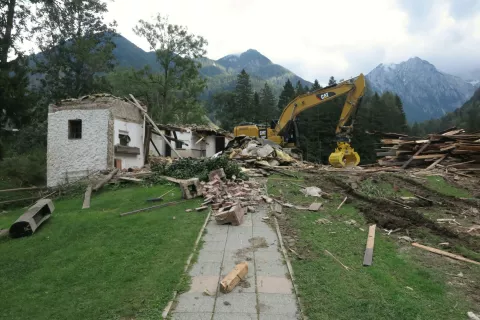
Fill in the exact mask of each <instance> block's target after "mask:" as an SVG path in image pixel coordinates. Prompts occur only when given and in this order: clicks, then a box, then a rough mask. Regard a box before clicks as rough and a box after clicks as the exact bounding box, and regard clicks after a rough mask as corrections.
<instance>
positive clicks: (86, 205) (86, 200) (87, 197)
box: [82, 185, 92, 209]
mask: <svg viewBox="0 0 480 320" xmlns="http://www.w3.org/2000/svg"><path fill="white" fill-rule="evenodd" d="M91 197H92V185H89V186H88V187H87V190H86V191H85V197H84V198H83V206H82V209H88V208H90V198H91Z"/></svg>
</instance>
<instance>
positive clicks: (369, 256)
mask: <svg viewBox="0 0 480 320" xmlns="http://www.w3.org/2000/svg"><path fill="white" fill-rule="evenodd" d="M376 227H377V226H376V225H375V224H374V225H371V226H370V227H369V228H368V238H367V247H366V248H365V255H364V257H363V265H364V266H370V265H372V260H373V246H374V245H375V228H376Z"/></svg>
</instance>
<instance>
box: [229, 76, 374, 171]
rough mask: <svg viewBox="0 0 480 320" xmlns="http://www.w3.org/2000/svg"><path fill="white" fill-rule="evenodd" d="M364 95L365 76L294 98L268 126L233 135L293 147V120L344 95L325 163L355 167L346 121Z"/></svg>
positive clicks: (246, 127) (248, 127) (355, 156)
mask: <svg viewBox="0 0 480 320" xmlns="http://www.w3.org/2000/svg"><path fill="white" fill-rule="evenodd" d="M364 92H365V77H364V75H363V74H360V75H359V76H358V77H356V78H352V79H349V80H346V81H343V82H340V83H338V84H336V85H333V86H329V87H325V88H322V89H319V90H316V91H313V92H309V93H306V94H303V95H300V96H298V97H296V98H295V99H293V101H291V102H290V103H289V104H288V105H287V106H286V107H285V109H283V112H282V114H281V116H280V119H279V120H278V122H277V123H276V124H273V125H272V126H271V127H266V126H264V127H261V126H258V125H256V124H245V125H239V126H237V127H235V129H234V134H235V136H240V135H246V136H252V137H260V138H264V139H268V140H271V141H273V142H275V143H277V144H279V145H281V146H282V147H285V148H293V147H296V145H297V143H296V142H297V136H298V130H297V127H296V125H295V118H296V117H297V115H298V114H300V113H302V112H303V111H305V110H307V109H310V108H313V107H315V106H318V105H320V104H322V103H324V102H327V101H330V100H332V99H334V98H336V97H339V96H342V95H344V94H346V95H347V99H346V101H345V104H344V106H343V109H342V114H341V115H340V120H339V121H338V125H337V128H336V131H335V133H336V135H337V148H336V149H335V151H334V152H333V153H332V154H331V155H330V157H329V158H328V161H329V162H330V164H331V165H332V166H334V167H337V168H343V167H347V166H356V165H358V164H359V163H360V156H359V155H358V153H357V152H355V150H354V149H353V148H352V147H351V146H350V138H351V133H352V130H353V120H352V123H351V124H350V125H349V126H347V122H348V121H349V120H351V119H352V117H353V116H354V115H355V112H356V111H357V108H358V105H359V104H360V100H361V98H362V97H363V94H364Z"/></svg>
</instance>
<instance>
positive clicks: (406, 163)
mask: <svg viewBox="0 0 480 320" xmlns="http://www.w3.org/2000/svg"><path fill="white" fill-rule="evenodd" d="M429 145H430V141H429V142H427V143H425V144H424V145H423V146H422V147H421V148H420V149H419V150H418V151H417V152H415V154H414V155H413V157H411V158H410V159H408V160H407V161H406V162H405V163H404V164H403V166H402V169H406V168H407V167H408V165H409V164H410V162H412V161H413V159H415V156H418V155H419V154H420V153H422V152H423V151H424V150H425V149H427V147H428V146H429Z"/></svg>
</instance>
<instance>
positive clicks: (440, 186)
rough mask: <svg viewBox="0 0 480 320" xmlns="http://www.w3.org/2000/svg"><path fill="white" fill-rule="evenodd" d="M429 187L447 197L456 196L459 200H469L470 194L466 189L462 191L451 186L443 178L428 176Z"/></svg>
mask: <svg viewBox="0 0 480 320" xmlns="http://www.w3.org/2000/svg"><path fill="white" fill-rule="evenodd" d="M427 186H428V187H429V188H431V189H432V190H435V191H437V192H440V193H443V194H445V195H447V196H454V197H458V198H469V197H471V195H470V193H469V192H468V191H467V190H465V189H460V188H457V187H455V186H452V185H451V184H449V183H448V182H447V181H445V179H444V178H443V177H438V176H428V177H427Z"/></svg>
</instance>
